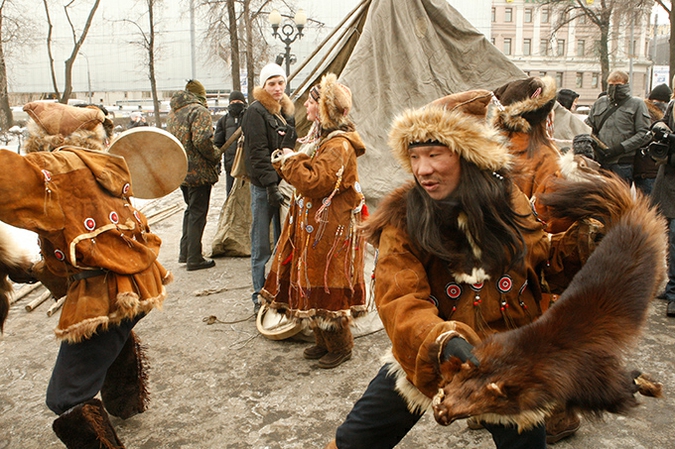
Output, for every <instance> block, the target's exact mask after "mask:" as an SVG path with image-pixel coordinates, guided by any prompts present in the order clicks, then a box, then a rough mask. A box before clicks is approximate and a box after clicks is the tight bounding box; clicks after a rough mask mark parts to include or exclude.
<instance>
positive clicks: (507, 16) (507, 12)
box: [504, 8, 513, 22]
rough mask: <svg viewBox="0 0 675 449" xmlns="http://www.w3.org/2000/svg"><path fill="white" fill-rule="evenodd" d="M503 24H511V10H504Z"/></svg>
mask: <svg viewBox="0 0 675 449" xmlns="http://www.w3.org/2000/svg"><path fill="white" fill-rule="evenodd" d="M504 22H513V8H506V9H505V10H504Z"/></svg>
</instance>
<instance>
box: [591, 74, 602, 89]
mask: <svg viewBox="0 0 675 449" xmlns="http://www.w3.org/2000/svg"><path fill="white" fill-rule="evenodd" d="M599 80H600V75H598V74H597V73H593V74H592V75H591V87H592V88H593V89H597V88H598V84H599V83H598V81H599Z"/></svg>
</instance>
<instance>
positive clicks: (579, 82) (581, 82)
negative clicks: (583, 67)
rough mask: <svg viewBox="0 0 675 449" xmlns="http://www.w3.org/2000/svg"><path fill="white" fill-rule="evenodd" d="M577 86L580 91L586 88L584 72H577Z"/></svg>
mask: <svg viewBox="0 0 675 449" xmlns="http://www.w3.org/2000/svg"><path fill="white" fill-rule="evenodd" d="M575 86H577V88H579V89H581V88H582V87H584V72H577V81H576V83H575Z"/></svg>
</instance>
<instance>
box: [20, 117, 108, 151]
mask: <svg viewBox="0 0 675 449" xmlns="http://www.w3.org/2000/svg"><path fill="white" fill-rule="evenodd" d="M27 128H28V134H29V136H28V138H26V140H25V141H24V147H23V148H24V151H25V152H26V153H35V152H38V151H52V150H55V149H57V148H59V147H63V146H68V147H78V148H86V149H88V150H96V151H104V150H105V141H106V138H107V135H106V132H105V129H104V128H103V125H102V124H101V125H97V126H96V127H95V128H94V129H91V130H89V129H79V130H77V131H75V132H73V133H71V134H69V135H68V136H63V135H61V134H56V135H50V134H48V133H47V132H45V131H44V130H43V129H42V128H41V127H40V126H38V124H37V123H35V122H34V121H33V120H30V121H29V122H28V125H27Z"/></svg>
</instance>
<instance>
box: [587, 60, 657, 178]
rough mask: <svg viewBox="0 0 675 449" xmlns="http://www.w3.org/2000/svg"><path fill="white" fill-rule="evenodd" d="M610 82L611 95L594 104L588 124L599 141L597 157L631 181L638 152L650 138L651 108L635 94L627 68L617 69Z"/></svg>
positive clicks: (610, 76)
mask: <svg viewBox="0 0 675 449" xmlns="http://www.w3.org/2000/svg"><path fill="white" fill-rule="evenodd" d="M607 84H608V87H607V95H605V96H603V97H600V98H599V99H598V100H597V101H596V102H595V103H594V104H593V107H591V110H590V112H589V114H588V118H587V119H586V124H587V125H589V126H590V127H591V128H592V129H593V136H594V138H595V140H596V143H597V144H598V146H597V149H596V154H595V156H596V160H597V161H598V162H600V164H601V165H602V168H605V169H607V170H610V171H613V172H614V173H616V174H618V175H619V176H621V177H622V178H623V179H624V180H625V181H626V182H627V183H628V185H631V184H632V183H633V158H634V157H635V152H636V151H637V150H638V149H639V148H641V147H643V146H644V145H646V144H647V143H648V142H649V138H650V135H649V125H650V124H651V121H650V118H649V112H648V110H647V106H645V103H644V101H642V100H641V99H640V98H638V97H633V96H631V94H630V84H628V74H627V73H626V72H623V71H621V70H615V71H613V72H612V73H610V74H609V77H608V78H607Z"/></svg>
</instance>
